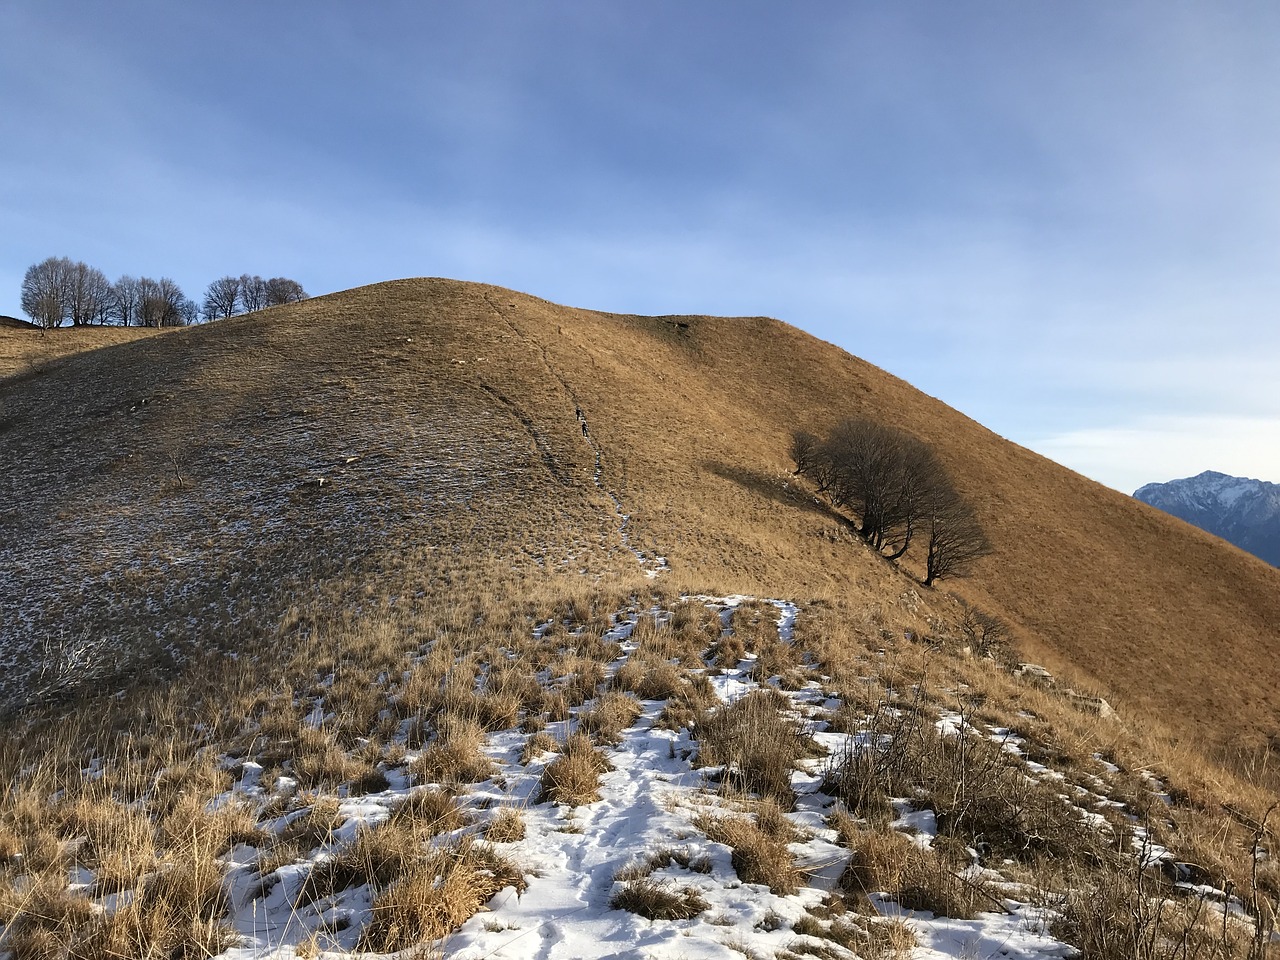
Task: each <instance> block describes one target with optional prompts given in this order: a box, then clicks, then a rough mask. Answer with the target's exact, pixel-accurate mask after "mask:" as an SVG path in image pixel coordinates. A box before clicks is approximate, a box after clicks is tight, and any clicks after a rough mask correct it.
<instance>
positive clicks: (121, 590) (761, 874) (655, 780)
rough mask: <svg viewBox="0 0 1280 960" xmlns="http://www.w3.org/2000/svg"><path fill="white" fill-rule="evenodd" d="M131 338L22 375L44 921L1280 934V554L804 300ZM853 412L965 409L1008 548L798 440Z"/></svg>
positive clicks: (23, 582) (2, 561) (569, 933)
mask: <svg viewBox="0 0 1280 960" xmlns="http://www.w3.org/2000/svg"><path fill="white" fill-rule="evenodd" d="M95 332H96V331H95ZM27 335H28V334H27V332H25V331H3V330H0V352H3V351H5V350H8V351H9V355H11V356H16V355H18V354H19V353H21V352H22V351H29V350H30V342H31V341H30V340H23V341H22V343H21V344H20V345H17V346H15V345H14V344H15V343H17V341H12V342H11V341H10V340H8V339H7V338H10V337H19V336H21V337H26V336H27ZM120 340H121V341H122V342H117V343H111V344H108V345H103V343H102V341H101V340H99V341H96V342H93V346H92V347H91V348H89V349H73V348H72V347H73V346H74V343H73V341H71V340H67V341H65V344H66V345H67V348H66V349H64V350H63V351H62V353H61V355H60V356H59V357H58V358H56V359H55V360H54V361H53V362H43V363H32V364H27V365H26V368H25V370H24V372H22V373H21V374H20V375H17V376H10V377H8V378H7V379H2V380H0V444H3V451H4V454H5V456H4V457H3V458H2V459H0V567H2V568H3V569H4V570H5V571H6V576H5V577H4V578H3V579H0V609H3V610H4V611H5V614H6V615H5V616H4V617H3V618H0V668H2V669H0V703H3V705H4V707H5V715H4V719H3V731H2V734H0V960H9V958H10V957H12V958H13V960H29V958H39V960H43V958H58V960H64V958H66V960H71V958H81V957H83V958H90V957H99V956H131V957H132V956H139V957H142V956H145V957H162V956H163V957H171V956H213V955H218V956H225V957H227V958H231V957H239V956H248V955H253V956H319V955H325V956H338V955H348V954H349V953H350V952H352V951H357V952H358V951H377V952H381V953H386V952H394V951H399V950H408V951H409V952H408V953H406V954H405V955H416V954H414V950H415V949H416V945H418V944H431V945H432V946H431V947H430V950H429V951H428V952H429V953H430V952H431V951H438V952H441V953H446V954H452V953H457V954H458V955H459V956H468V957H470V956H525V955H529V954H530V953H533V952H536V953H538V954H539V955H542V956H546V957H548V958H557V957H560V958H567V957H581V956H606V955H609V956H612V955H617V949H618V948H619V947H620V945H621V947H625V948H628V949H630V948H634V949H635V950H636V951H637V952H636V954H635V955H637V956H638V955H640V954H641V953H645V955H667V953H673V954H674V955H680V956H685V955H688V956H707V957H718V958H721V957H723V958H736V957H738V956H747V957H775V958H785V960H792V958H794V957H797V956H804V955H813V956H824V957H839V958H854V957H861V958H862V960H867V958H870V957H879V958H889V957H907V956H910V955H911V951H912V950H913V949H916V948H924V949H927V950H931V951H934V952H932V953H929V955H930V956H946V957H964V956H972V955H975V954H976V953H981V954H982V955H987V954H992V955H994V954H995V953H996V952H1010V951H1011V952H1012V953H1017V954H1018V955H1020V956H1027V957H1032V956H1036V957H1039V956H1045V957H1050V956H1052V957H1059V956H1065V955H1070V953H1071V947H1070V946H1068V944H1071V945H1074V946H1075V947H1078V948H1082V949H1083V950H1084V951H1085V953H1086V955H1087V956H1089V957H1091V958H1095V960H1129V958H1132V957H1136V956H1143V957H1152V958H1154V957H1161V958H1165V957H1168V958H1173V957H1180V958H1183V960H1189V958H1191V957H1201V958H1206V960H1208V958H1228V957H1231V958H1240V960H1244V958H1246V957H1247V958H1249V960H1257V958H1270V957H1274V956H1275V955H1276V953H1275V950H1276V948H1275V946H1274V945H1269V944H1272V941H1273V938H1274V935H1275V920H1276V910H1277V904H1280V871H1277V869H1276V864H1275V860H1274V858H1273V857H1271V856H1270V855H1269V853H1268V851H1269V850H1272V849H1275V848H1276V844H1277V843H1280V835H1277V832H1276V828H1275V810H1276V802H1277V796H1278V795H1277V778H1276V775H1275V770H1274V759H1275V755H1274V749H1273V748H1269V747H1268V745H1267V741H1266V737H1267V735H1268V734H1272V733H1274V732H1275V727H1274V724H1275V722H1276V721H1275V717H1276V711H1275V707H1276V702H1275V700H1274V698H1275V696H1276V694H1275V687H1276V679H1277V677H1276V673H1277V666H1276V663H1275V658H1274V657H1273V656H1272V655H1271V652H1272V651H1271V650H1270V648H1269V647H1270V645H1271V644H1272V643H1273V642H1274V641H1275V639H1276V635H1275V627H1274V624H1276V623H1280V606H1278V604H1280V598H1278V594H1280V590H1278V589H1277V587H1278V586H1280V583H1278V581H1277V576H1278V574H1277V571H1275V570H1274V569H1272V568H1270V567H1268V566H1267V565H1265V564H1262V563H1261V562H1260V561H1257V560H1255V559H1254V558H1252V557H1249V556H1248V555H1246V554H1243V553H1241V552H1239V551H1236V550H1233V549H1231V548H1228V547H1226V546H1225V545H1223V544H1221V543H1220V542H1218V541H1215V540H1213V539H1212V538H1209V537H1207V536H1203V535H1201V534H1199V533H1198V532H1196V531H1194V530H1191V529H1189V528H1187V527H1186V526H1185V525H1184V524H1181V523H1179V522H1177V521H1174V520H1172V519H1171V518H1167V517H1165V516H1164V515H1162V514H1159V513H1158V512H1156V511H1154V510H1151V509H1149V508H1147V507H1145V506H1143V505H1141V504H1139V503H1136V502H1135V501H1132V500H1130V499H1129V498H1127V497H1123V496H1121V495H1119V494H1115V493H1113V492H1111V491H1108V490H1106V489H1104V488H1102V487H1100V486H1098V485H1097V484H1093V483H1091V482H1089V481H1087V480H1084V479H1083V478H1081V477H1078V476H1076V475H1074V474H1072V473H1070V472H1069V471H1066V470H1064V469H1062V468H1061V467H1058V466H1056V465H1054V464H1052V463H1049V462H1048V461H1046V460H1044V459H1042V458H1040V457H1037V456H1036V455H1034V454H1032V453H1030V452H1028V451H1026V450H1023V449H1021V448H1018V447H1016V446H1014V445H1012V444H1009V443H1007V442H1006V441H1003V440H1001V439H1000V438H999V437H996V436H995V435H993V434H991V433H990V432H989V431H986V430H985V429H983V428H982V427H980V426H979V425H977V424H975V423H973V422H972V421H969V420H967V419H966V418H964V417H963V416H961V415H959V414H958V413H956V412H955V411H953V410H951V409H950V408H948V407H946V406H945V405H943V404H941V403H939V402H938V401H936V400H933V399H931V398H929V397H926V396H924V395H923V394H921V393H920V392H919V391H916V390H914V389H913V388H911V387H910V386H909V385H907V384H905V383H903V382H901V381H899V380H897V379H895V378H893V377H891V376H889V375H887V374H885V373H884V372H883V371H880V370H877V369H876V368H874V367H871V366H869V365H867V364H865V363H863V362H862V361H859V360H857V359H856V358H854V357H851V356H849V355H847V354H845V353H843V352H842V351H840V350H838V349H836V348H834V347H832V346H830V345H829V344H825V343H822V342H820V341H817V340H815V339H814V338H812V337H809V336H807V335H805V334H803V333H801V332H800V331H797V330H795V329H793V328H791V327H788V326H786V325H785V324H783V323H780V322H778V321H775V320H768V319H762V318H738V319H727V318H708V317H658V318H653V317H648V318H646V317H631V316H616V315H610V314H604V313H597V312H591V311H585V310H577V309H571V308H566V307H561V306H557V305H555V304H551V303H548V302H546V301H542V300H538V299H536V298H534V297H529V296H526V295H523V294H517V293H513V292H511V291H508V290H502V289H499V288H496V287H487V286H481V285H476V284H464V283H458V282H454V281H446V280H412V281H401V282H396V283H388V284H379V285H376V286H371V287H365V288H361V289H358V290H353V291H348V292H346V293H341V294H335V295H332V296H328V297H321V298H316V299H314V300H310V301H307V302H304V303H301V304H295V305H290V306H287V307H279V308H275V309H273V310H270V311H264V312H261V313H259V314H255V315H252V316H246V317H238V318H234V319H231V320H226V321H220V322H217V323H214V324H209V325H206V326H202V327H196V328H189V329H182V330H175V331H171V332H166V333H165V334H164V335H162V336H155V337H146V336H144V337H142V338H139V339H133V338H131V337H121V338H120ZM80 343H81V345H82V346H83V345H85V344H89V343H91V341H89V340H88V339H84V340H82V341H80ZM844 416H867V417H873V418H876V419H880V420H882V421H884V422H886V423H889V424H891V425H893V426H896V427H900V428H903V429H905V430H908V431H910V432H911V433H914V434H916V435H918V436H920V437H922V438H923V439H925V440H927V441H928V442H930V443H931V444H933V445H934V446H935V447H936V448H937V450H938V452H939V455H940V456H941V457H942V459H943V460H944V461H945V462H946V464H947V465H948V467H950V468H951V470H952V471H953V472H954V473H955V475H956V479H957V481H958V483H959V485H960V486H961V487H962V488H963V489H964V491H965V492H966V493H967V494H968V495H969V497H970V498H971V499H972V500H973V502H974V503H975V505H976V506H977V508H978V510H979V513H980V515H981V519H982V521H983V523H984V524H985V525H986V527H987V528H988V530H989V531H990V532H991V534H992V539H993V541H994V543H995V546H996V548H997V552H996V553H995V554H993V555H992V556H990V557H988V558H985V559H984V560H983V561H982V562H981V563H980V564H978V565H977V566H976V567H975V568H974V571H973V576H972V577H971V578H969V579H966V580H963V581H954V582H946V581H944V582H943V583H942V585H941V589H927V588H924V587H923V586H921V585H920V583H919V581H918V579H917V578H918V574H919V570H918V569H915V567H914V566H913V564H912V563H910V562H908V563H905V564H903V565H902V566H901V567H895V566H893V565H891V564H889V563H888V562H887V561H885V560H883V559H881V558H880V557H879V556H877V555H875V554H874V553H872V552H870V551H869V550H868V549H867V548H866V547H865V546H864V545H863V544H862V543H861V542H860V541H858V540H857V539H856V538H855V537H853V536H852V535H851V534H850V533H849V532H848V529H847V527H846V526H845V525H843V524H842V523H840V522H839V521H838V520H837V519H836V518H835V517H833V516H832V515H831V513H830V512H829V511H828V510H827V509H826V508H825V507H824V506H823V505H822V504H821V503H819V502H817V501H816V500H815V499H814V497H813V496H812V494H811V492H810V491H808V490H806V489H805V488H804V486H803V485H802V484H798V483H797V482H796V481H795V480H794V478H793V477H792V476H791V475H790V464H789V463H788V462H787V458H786V449H787V441H788V438H789V434H790V431H791V430H792V429H793V428H794V427H797V426H803V427H807V428H809V429H813V430H821V429H822V428H824V427H825V426H827V425H829V424H830V423H832V422H834V421H835V420H837V419H839V418H841V417H844ZM951 591H955V593H952V592H951ZM753 598H754V599H753ZM974 606H976V607H979V608H981V609H982V610H984V611H987V612H989V613H992V614H996V615H999V616H1001V617H1004V618H1006V619H1007V620H1008V621H1009V622H1010V623H1011V624H1012V626H1013V630H1014V633H1015V638H1016V642H1017V649H1016V650H1010V649H998V650H996V651H994V654H995V655H994V656H990V657H988V656H978V655H974V654H975V653H981V652H982V651H973V650H970V647H971V646H972V638H971V637H970V636H968V635H967V634H966V632H965V629H964V614H965V610H966V607H968V608H972V607H974ZM1019 658H1031V659H1035V660H1038V661H1041V662H1045V663H1047V664H1048V665H1049V666H1050V667H1052V668H1053V669H1054V670H1056V671H1063V672H1064V673H1065V674H1066V675H1067V676H1068V678H1069V679H1070V682H1071V684H1072V685H1073V686H1075V687H1077V688H1081V687H1083V688H1085V689H1093V690H1096V691H1097V692H1101V693H1102V694H1104V695H1105V696H1106V697H1107V698H1108V699H1109V700H1111V702H1112V703H1114V704H1115V705H1116V706H1117V708H1118V709H1119V711H1120V716H1119V717H1109V716H1098V715H1096V714H1095V713H1093V712H1090V710H1089V709H1087V707H1088V704H1087V703H1086V704H1082V703H1081V702H1080V700H1079V699H1073V698H1071V697H1070V696H1069V695H1067V694H1066V693H1065V692H1063V691H1061V690H1053V689H1044V688H1042V687H1041V686H1039V685H1038V684H1037V683H1035V682H1033V680H1028V679H1027V678H1025V677H1020V676H1019V675H1018V674H1017V673H1015V672H1013V671H1012V670H1011V669H1010V668H1011V667H1012V666H1013V665H1014V663H1016V660H1017V659H1019ZM1228 748H1230V749H1228ZM1224 760H1230V761H1231V762H1223V761H1224ZM517 894H519V896H517ZM664 951H666V953H664ZM1012 953H1011V955H1012Z"/></svg>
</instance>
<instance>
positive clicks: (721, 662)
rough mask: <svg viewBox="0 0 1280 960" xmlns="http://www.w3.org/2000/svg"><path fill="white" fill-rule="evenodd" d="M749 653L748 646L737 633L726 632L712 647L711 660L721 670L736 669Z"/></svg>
mask: <svg viewBox="0 0 1280 960" xmlns="http://www.w3.org/2000/svg"><path fill="white" fill-rule="evenodd" d="M746 655H747V648H746V646H744V645H743V643H742V638H741V637H739V636H738V635H737V634H733V633H731V634H726V635H725V636H723V637H721V638H720V639H718V640H717V641H716V642H715V643H714V644H712V647H711V662H712V663H713V664H714V665H715V666H717V667H719V668H720V669H721V670H736V669H737V667H738V664H739V663H741V662H742V661H743V659H744V658H745V657H746Z"/></svg>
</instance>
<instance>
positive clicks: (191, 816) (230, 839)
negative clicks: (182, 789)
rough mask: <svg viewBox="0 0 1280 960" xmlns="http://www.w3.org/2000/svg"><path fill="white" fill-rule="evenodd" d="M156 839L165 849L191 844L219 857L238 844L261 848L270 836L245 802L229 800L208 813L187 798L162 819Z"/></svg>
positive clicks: (203, 803)
mask: <svg viewBox="0 0 1280 960" xmlns="http://www.w3.org/2000/svg"><path fill="white" fill-rule="evenodd" d="M157 838H158V840H159V842H160V844H161V845H162V846H164V847H166V848H173V847H181V846H183V845H184V844H191V845H192V846H194V847H195V848H196V849H198V850H207V851H208V852H210V853H212V854H215V855H218V854H223V853H226V852H227V851H228V850H229V849H231V848H232V847H234V846H235V845H237V844H241V843H244V844H249V845H250V846H255V847H256V846H261V845H263V844H264V843H266V842H267V841H268V839H269V836H268V834H267V833H266V831H265V830H263V829H262V828H261V827H260V826H259V825H258V816H257V813H256V812H255V811H254V809H253V807H251V806H250V805H249V804H248V803H247V802H245V801H244V800H232V801H230V802H227V803H223V804H221V805H219V806H218V807H217V808H216V809H212V810H211V809H209V804H208V803H207V802H206V801H205V800H203V799H201V798H200V797H198V796H193V795H190V794H187V795H184V796H183V797H181V798H180V799H179V800H178V801H177V802H176V803H174V805H173V806H172V808H171V809H170V810H169V812H168V813H167V814H165V816H164V817H163V818H162V819H161V821H160V826H159V830H158V831H157Z"/></svg>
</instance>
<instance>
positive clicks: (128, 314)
mask: <svg viewBox="0 0 1280 960" xmlns="http://www.w3.org/2000/svg"><path fill="white" fill-rule="evenodd" d="M138 306H139V304H138V281H137V278H135V277H131V276H129V275H128V274H125V275H124V276H122V277H121V278H120V279H119V280H117V281H116V282H115V283H113V284H112V285H111V313H110V315H111V319H112V320H114V321H115V322H116V323H118V324H120V326H122V327H128V326H132V325H134V324H137V323H140V322H141V320H140V318H139V310H138Z"/></svg>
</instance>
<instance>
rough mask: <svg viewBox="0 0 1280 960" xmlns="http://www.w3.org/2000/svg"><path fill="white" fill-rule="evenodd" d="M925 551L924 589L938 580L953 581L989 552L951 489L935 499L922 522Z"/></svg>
mask: <svg viewBox="0 0 1280 960" xmlns="http://www.w3.org/2000/svg"><path fill="white" fill-rule="evenodd" d="M925 525H926V529H927V534H928V551H927V555H926V558H925V574H924V585H925V586H926V587H931V586H933V583H934V581H935V580H938V579H940V578H942V577H954V576H959V575H961V574H963V573H964V571H965V569H966V568H967V567H968V566H969V564H971V563H972V562H973V561H974V560H977V559H978V558H979V557H985V556H986V555H987V554H989V553H990V552H991V543H990V541H989V540H987V535H986V534H985V533H984V532H983V530H982V525H981V524H980V523H979V522H978V518H977V516H976V515H975V514H974V512H973V508H972V507H970V506H969V505H968V504H967V503H965V502H964V501H963V500H961V499H960V496H959V495H958V494H957V493H955V491H954V489H951V490H950V493H949V495H942V496H938V497H937V498H935V500H934V501H933V503H932V504H931V505H930V510H929V514H928V516H927V517H926V519H925Z"/></svg>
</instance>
